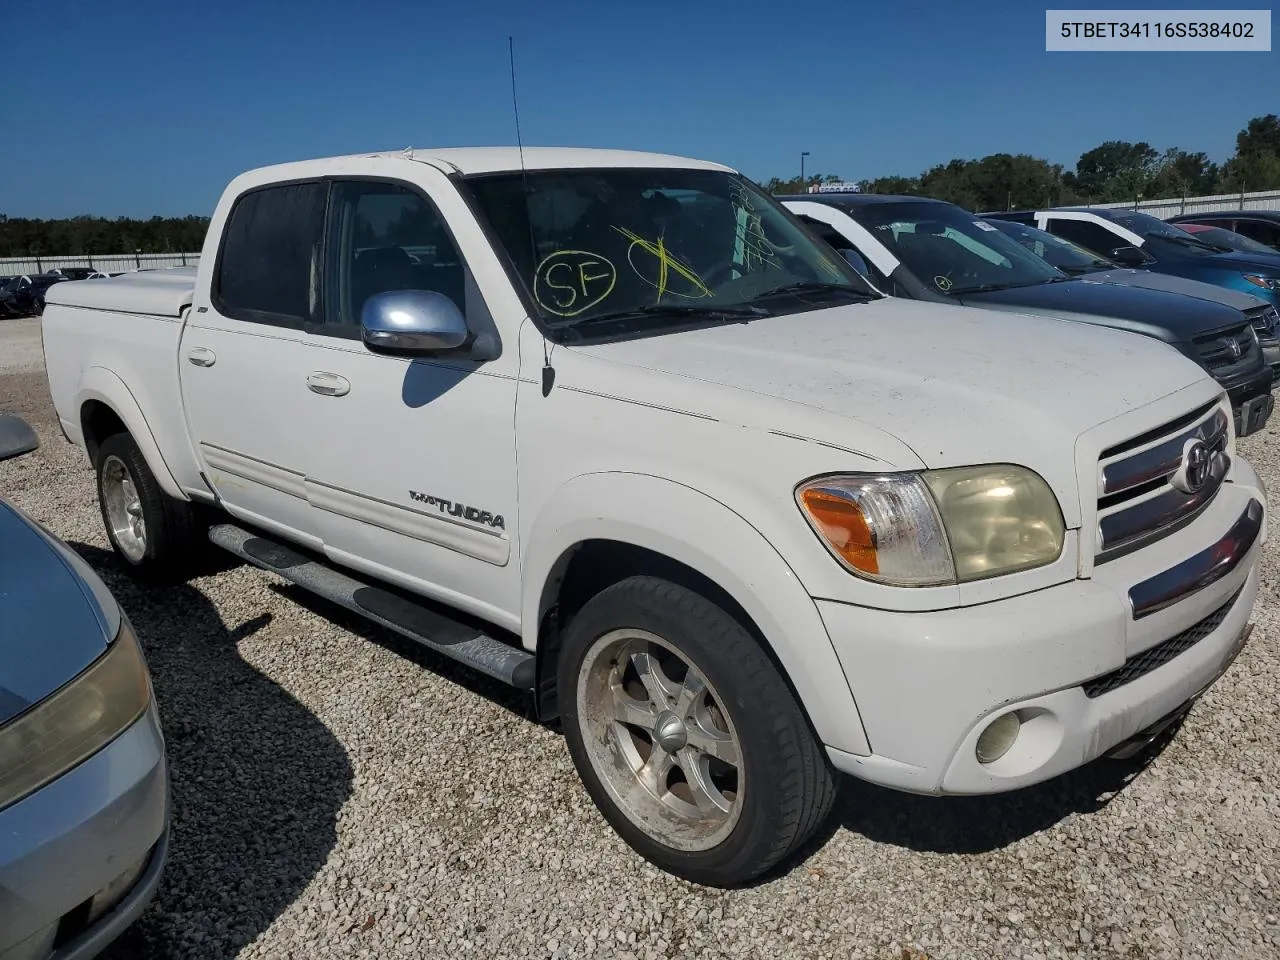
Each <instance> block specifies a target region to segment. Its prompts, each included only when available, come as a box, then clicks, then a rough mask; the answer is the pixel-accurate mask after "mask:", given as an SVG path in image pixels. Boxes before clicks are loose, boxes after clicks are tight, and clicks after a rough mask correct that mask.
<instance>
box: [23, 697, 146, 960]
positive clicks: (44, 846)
mask: <svg viewBox="0 0 1280 960" xmlns="http://www.w3.org/2000/svg"><path fill="white" fill-rule="evenodd" d="M168 826H169V775H168V767H167V765H166V761H165V755H164V740H163V737H162V735H161V732H160V726H159V722H158V718H157V715H156V710H155V705H154V704H152V705H151V706H150V707H149V708H148V709H147V712H146V713H145V714H143V716H142V717H141V718H139V719H138V720H137V722H135V723H134V724H133V726H132V727H130V728H129V729H128V730H126V731H125V732H124V733H122V734H121V735H120V736H118V737H117V738H116V739H115V740H113V741H112V742H111V743H110V744H108V745H107V746H106V747H105V748H103V749H102V750H100V751H99V752H98V753H96V754H94V755H93V756H92V757H90V758H89V759H88V760H86V761H84V763H81V764H80V765H79V766H77V767H75V768H74V769H72V770H71V771H69V772H68V773H66V774H64V775H63V776H61V777H59V778H58V779H57V780H54V781H53V782H52V783H50V784H48V785H47V786H45V787H43V788H41V789H40V790H38V791H36V792H35V793H33V794H31V795H30V796H29V797H27V798H25V799H24V800H21V801H19V802H18V803H16V804H14V805H13V806H11V807H8V808H7V809H5V810H4V811H3V812H0V960H83V958H88V957H92V956H95V955H96V954H98V953H99V952H101V951H102V950H103V949H104V948H105V947H106V946H107V944H109V943H111V942H112V941H113V940H115V939H116V938H117V937H119V936H120V934H121V933H122V932H123V931H124V929H125V928H126V927H128V926H129V924H131V923H132V922H133V921H134V920H135V919H136V918H137V917H138V915H139V914H140V913H141V912H142V911H143V909H144V908H145V907H146V905H147V904H148V903H149V902H150V900H151V898H152V896H154V894H155V891H156V887H157V886H158V884H159V881H160V875H161V873H162V871H163V869H164V863H165V858H166V855H167V851H168ZM90 918H92V919H90Z"/></svg>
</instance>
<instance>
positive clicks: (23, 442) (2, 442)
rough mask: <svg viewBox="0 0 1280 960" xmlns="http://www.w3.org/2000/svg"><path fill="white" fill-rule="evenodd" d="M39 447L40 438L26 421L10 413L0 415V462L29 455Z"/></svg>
mask: <svg viewBox="0 0 1280 960" xmlns="http://www.w3.org/2000/svg"><path fill="white" fill-rule="evenodd" d="M39 446H40V438H39V437H37V436H36V432H35V431H34V430H32V429H31V426H30V425H29V424H28V423H27V421H25V420H23V419H22V418H21V417H15V416H14V415H13V414H11V413H0V460H10V459H12V458H13V457H20V456H22V455H23V454H24V453H30V452H31V451H32V450H35V449H36V448H37V447H39Z"/></svg>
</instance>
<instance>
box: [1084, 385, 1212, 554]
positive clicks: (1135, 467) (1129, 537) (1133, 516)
mask: <svg viewBox="0 0 1280 960" xmlns="http://www.w3.org/2000/svg"><path fill="white" fill-rule="evenodd" d="M1228 426H1229V421H1228V419H1227V414H1226V412H1225V411H1224V410H1223V409H1222V408H1221V407H1220V406H1219V405H1218V404H1217V403H1212V404H1209V405H1207V406H1204V407H1201V408H1199V409H1198V410H1194V411H1192V412H1191V413H1189V414H1187V415H1186V416H1183V417H1179V418H1178V419H1176V420H1173V421H1171V422H1169V423H1167V424H1165V425H1164V426H1163V427H1160V428H1158V429H1156V430H1151V431H1148V432H1147V433H1144V434H1142V435H1140V436H1137V437H1134V438H1133V439H1131V440H1129V441H1128V442H1126V443H1122V444H1118V445H1116V446H1114V447H1110V448H1108V449H1106V450H1104V451H1102V456H1101V458H1100V459H1099V461H1098V526H1097V531H1096V544H1095V550H1096V552H1095V556H1094V561H1095V562H1096V563H1104V562H1105V561H1107V560H1111V559H1114V558H1115V557H1118V556H1123V555H1124V554H1126V553H1129V552H1131V551H1133V550H1136V549H1137V548H1138V547H1141V546H1143V545H1144V544H1147V543H1150V542H1152V541H1154V540H1158V539H1159V538H1160V537H1163V536H1167V535H1168V534H1170V533H1172V532H1174V531H1175V530H1177V529H1179V528H1180V527H1181V526H1183V525H1184V524H1186V523H1188V522H1190V520H1191V519H1192V518H1193V517H1195V516H1196V515H1197V514H1198V513H1200V511H1201V510H1203V509H1204V508H1205V507H1207V506H1208V505H1209V504H1210V503H1211V502H1212V501H1213V498H1214V497H1215V496H1216V495H1217V492H1218V490H1219V488H1220V487H1221V486H1222V482H1223V480H1224V479H1225V477H1226V474H1227V470H1228V469H1229V468H1230V466H1231V459H1230V457H1229V456H1228V455H1227V452H1226V446H1227V430H1228ZM1197 440H1198V441H1202V442H1203V444H1204V446H1205V448H1206V451H1205V452H1206V453H1207V458H1206V460H1207V463H1206V466H1205V470H1204V474H1203V476H1201V475H1200V474H1199V473H1197V472H1196V471H1193V470H1191V469H1190V466H1188V468H1187V469H1186V470H1184V465H1183V462H1182V461H1183V454H1184V453H1185V452H1187V451H1188V449H1189V448H1190V446H1191V444H1192V442H1193V441H1197ZM1197 479H1198V480H1200V483H1199V484H1198V485H1197V484H1196V483H1195V482H1194V481H1195V480H1197ZM1188 481H1191V482H1188Z"/></svg>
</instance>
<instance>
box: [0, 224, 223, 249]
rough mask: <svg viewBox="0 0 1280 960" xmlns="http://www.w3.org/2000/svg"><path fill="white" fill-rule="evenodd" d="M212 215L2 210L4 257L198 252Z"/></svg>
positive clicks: (0, 226) (0, 244)
mask: <svg viewBox="0 0 1280 960" xmlns="http://www.w3.org/2000/svg"><path fill="white" fill-rule="evenodd" d="M208 229H209V218H208V217H196V216H189V217H152V218H151V219H149V220H133V219H130V218H128V217H117V218H116V219H114V220H108V219H105V218H103V217H89V216H81V217H70V218H68V219H64V220H33V219H29V218H27V217H8V216H5V215H4V214H2V213H0V257H92V256H93V255H94V254H102V255H105V254H111V253H133V252H135V251H138V252H141V253H196V252H198V251H199V250H200V248H201V247H202V246H204V235H205V233H206V232H207V231H208Z"/></svg>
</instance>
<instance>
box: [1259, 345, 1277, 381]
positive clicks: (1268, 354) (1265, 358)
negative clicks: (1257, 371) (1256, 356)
mask: <svg viewBox="0 0 1280 960" xmlns="http://www.w3.org/2000/svg"><path fill="white" fill-rule="evenodd" d="M1258 343H1259V344H1260V345H1261V347H1262V362H1263V363H1265V364H1266V365H1267V366H1268V367H1270V368H1271V372H1272V373H1273V374H1276V375H1280V340H1273V339H1266V340H1262V339H1259V341H1258Z"/></svg>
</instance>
